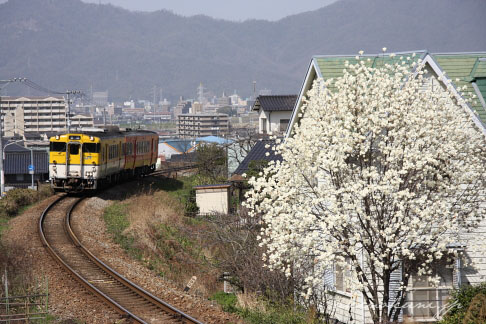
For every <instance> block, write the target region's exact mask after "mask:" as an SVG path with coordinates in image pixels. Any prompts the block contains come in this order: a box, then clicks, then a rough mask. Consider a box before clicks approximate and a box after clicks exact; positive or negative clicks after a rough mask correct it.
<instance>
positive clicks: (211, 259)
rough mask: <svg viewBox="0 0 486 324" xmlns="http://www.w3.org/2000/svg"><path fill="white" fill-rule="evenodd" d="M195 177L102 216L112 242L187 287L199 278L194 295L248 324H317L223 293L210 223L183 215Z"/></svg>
mask: <svg viewBox="0 0 486 324" xmlns="http://www.w3.org/2000/svg"><path fill="white" fill-rule="evenodd" d="M199 180H200V179H198V178H197V176H192V177H181V178H179V179H178V180H175V179H166V180H164V181H156V182H154V183H152V184H151V185H150V190H148V192H147V191H145V192H144V190H141V193H140V192H139V193H137V194H135V195H133V196H130V197H129V198H128V199H126V200H122V201H117V202H115V203H114V204H112V205H111V206H109V207H108V208H106V209H105V212H104V220H105V222H106V224H107V229H108V231H109V232H110V233H111V234H112V236H113V238H114V240H115V241H116V242H117V243H118V244H120V245H121V246H122V247H123V248H124V249H125V250H126V251H127V252H128V253H129V254H130V255H131V256H132V257H134V258H136V259H138V260H140V261H142V262H143V263H144V264H145V265H146V266H147V267H148V268H150V269H151V270H153V271H155V272H157V273H158V274H159V275H161V276H162V277H164V278H165V279H168V280H170V281H172V282H174V283H175V284H176V285H177V286H179V287H180V288H183V287H184V286H185V285H186V284H187V282H188V281H189V279H190V278H191V277H192V276H193V275H195V276H197V278H198V279H197V281H196V284H195V285H194V286H193V287H192V288H191V291H192V292H197V293H198V294H200V295H202V296H205V297H208V298H210V299H212V300H215V301H217V302H218V303H220V304H221V305H222V307H223V309H224V310H225V311H227V312H232V313H236V314H238V315H240V316H241V317H242V318H244V319H245V320H246V321H247V322H248V323H275V324H278V323H315V321H314V320H313V319H312V318H313V316H310V315H309V314H308V313H307V312H304V311H301V310H299V309H298V308H296V307H291V306H283V305H279V304H277V303H273V302H272V301H269V300H266V301H265V300H262V299H261V298H258V297H255V296H256V295H251V294H237V295H235V294H225V293H223V292H222V291H221V290H222V288H223V284H222V282H221V281H219V280H218V277H219V276H220V275H221V274H222V272H223V271H224V270H223V269H219V268H218V247H215V246H211V244H210V242H208V241H207V240H205V235H204V234H202V235H201V233H205V232H206V233H207V230H208V228H209V227H208V223H207V222H206V220H204V219H200V218H194V217H187V216H184V214H185V210H186V211H187V210H191V203H192V201H191V190H192V187H193V186H194V185H195V184H197V183H198V182H199Z"/></svg>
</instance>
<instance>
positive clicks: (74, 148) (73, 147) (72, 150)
mask: <svg viewBox="0 0 486 324" xmlns="http://www.w3.org/2000/svg"><path fill="white" fill-rule="evenodd" d="M79 146H80V145H79V144H69V154H70V155H78V154H79Z"/></svg>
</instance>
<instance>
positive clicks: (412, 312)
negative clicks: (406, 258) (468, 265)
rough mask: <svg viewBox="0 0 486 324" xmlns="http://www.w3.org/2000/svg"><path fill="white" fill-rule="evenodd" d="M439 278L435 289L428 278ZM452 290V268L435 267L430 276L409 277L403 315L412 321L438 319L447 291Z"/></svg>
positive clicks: (447, 295)
mask: <svg viewBox="0 0 486 324" xmlns="http://www.w3.org/2000/svg"><path fill="white" fill-rule="evenodd" d="M435 276H438V277H439V278H440V281H439V285H438V286H437V287H435V286H434V284H433V283H432V282H431V280H430V278H431V277H435ZM452 288H453V267H452V266H447V265H444V264H440V265H437V266H436V267H435V269H434V272H433V274H432V275H431V276H419V275H416V274H413V275H411V276H410V280H409V287H408V291H407V297H406V298H407V299H406V306H407V307H406V308H405V309H404V315H405V316H408V317H409V318H412V319H414V320H426V321H430V320H434V319H435V320H436V319H440V317H441V315H442V314H441V312H442V310H443V309H444V307H445V306H446V304H447V300H448V298H449V291H450V290H451V289H452Z"/></svg>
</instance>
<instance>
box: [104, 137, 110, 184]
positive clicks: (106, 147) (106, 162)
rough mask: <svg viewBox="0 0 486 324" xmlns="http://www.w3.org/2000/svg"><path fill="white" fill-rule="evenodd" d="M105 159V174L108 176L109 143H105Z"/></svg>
mask: <svg viewBox="0 0 486 324" xmlns="http://www.w3.org/2000/svg"><path fill="white" fill-rule="evenodd" d="M103 160H104V163H103V165H104V167H105V172H104V173H103V174H104V175H105V176H108V169H109V168H108V144H105V154H104V156H103Z"/></svg>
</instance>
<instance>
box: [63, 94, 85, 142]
mask: <svg viewBox="0 0 486 324" xmlns="http://www.w3.org/2000/svg"><path fill="white" fill-rule="evenodd" d="M81 93H82V92H81V91H79V90H66V92H65V94H66V96H67V109H66V131H67V133H68V134H69V133H71V99H70V98H69V95H71V94H72V95H79V94H81Z"/></svg>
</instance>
